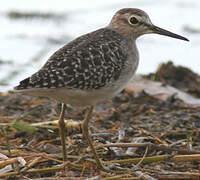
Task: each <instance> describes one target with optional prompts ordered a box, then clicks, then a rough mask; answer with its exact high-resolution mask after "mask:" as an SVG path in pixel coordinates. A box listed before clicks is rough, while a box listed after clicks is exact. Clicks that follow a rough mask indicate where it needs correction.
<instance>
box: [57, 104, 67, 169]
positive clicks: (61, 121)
mask: <svg viewBox="0 0 200 180" xmlns="http://www.w3.org/2000/svg"><path fill="white" fill-rule="evenodd" d="M65 109H66V104H64V103H62V108H61V112H60V117H59V121H58V124H59V131H60V138H61V144H62V154H63V162H64V163H65V162H66V161H67V154H66V146H65V122H64V114H65ZM64 169H65V166H64Z"/></svg>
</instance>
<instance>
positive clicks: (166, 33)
mask: <svg viewBox="0 0 200 180" xmlns="http://www.w3.org/2000/svg"><path fill="white" fill-rule="evenodd" d="M151 30H152V31H153V33H156V34H160V35H164V36H169V37H172V38H176V39H181V40H184V41H189V40H188V39H187V38H185V37H183V36H180V35H178V34H175V33H172V32H170V31H167V30H165V29H162V28H159V27H157V26H154V25H152V26H151Z"/></svg>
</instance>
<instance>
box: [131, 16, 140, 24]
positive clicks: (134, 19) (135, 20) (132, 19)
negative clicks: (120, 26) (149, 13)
mask: <svg viewBox="0 0 200 180" xmlns="http://www.w3.org/2000/svg"><path fill="white" fill-rule="evenodd" d="M129 21H130V23H131V24H137V23H138V19H137V18H136V17H131V18H130V19H129Z"/></svg>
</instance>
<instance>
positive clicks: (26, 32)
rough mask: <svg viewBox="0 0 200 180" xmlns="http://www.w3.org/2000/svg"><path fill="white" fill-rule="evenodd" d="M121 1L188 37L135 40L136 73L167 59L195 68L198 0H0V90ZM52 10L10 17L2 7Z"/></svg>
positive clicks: (199, 39)
mask: <svg viewBox="0 0 200 180" xmlns="http://www.w3.org/2000/svg"><path fill="white" fill-rule="evenodd" d="M124 7H136V8H141V9H143V10H145V11H146V12H147V13H148V14H149V16H150V17H151V20H152V22H153V23H154V24H155V25H158V26H160V27H162V28H165V29H168V30H170V31H173V32H175V33H178V34H180V35H183V36H185V37H187V38H188V39H190V42H189V43H188V42H185V41H180V40H175V39H171V38H168V37H164V36H159V35H145V36H142V37H140V38H139V39H138V40H137V44H138V48H139V51H140V64H139V68H138V71H137V72H138V73H142V74H145V73H149V72H153V71H155V70H156V68H157V67H158V65H159V64H160V63H161V62H166V61H168V60H172V61H173V62H174V63H175V64H176V65H183V66H187V67H189V68H191V69H192V70H193V71H195V72H197V73H200V53H199V49H200V32H199V33H190V32H189V31H186V30H184V27H186V26H188V27H191V28H194V29H195V28H197V29H198V28H199V29H200V23H198V22H199V21H198V19H199V18H200V11H199V9H200V1H197V0H168V1H160V0H109V1H108V0H84V1H81V0H73V1H66V0H59V1H53V0H52V1H49V0H43V1H39V0H29V1H26V0H6V1H4V2H3V4H1V6H0V22H1V25H0V42H1V44H0V62H1V63H0V91H6V90H10V89H12V87H13V86H15V85H17V84H18V82H19V81H20V80H22V79H24V78H26V77H27V76H29V75H31V74H33V73H34V72H36V71H37V70H38V69H39V68H40V67H41V66H42V65H43V64H44V63H45V62H46V60H47V58H48V57H49V56H50V55H51V54H52V53H53V52H54V51H55V50H57V49H58V48H60V47H61V46H62V45H64V44H66V43H67V42H69V41H70V40H72V39H73V38H75V37H77V36H80V35H82V34H84V33H87V32H90V31H93V30H96V29H97V28H100V27H104V26H106V25H107V24H108V23H109V21H110V19H111V17H112V16H113V14H114V13H115V12H116V11H117V10H119V9H121V8H124ZM10 11H17V12H42V13H53V14H54V15H56V16H55V18H52V19H48V18H47V19H45V18H43V19H42V18H22V19H11V18H9V17H8V15H7V14H8V12H10Z"/></svg>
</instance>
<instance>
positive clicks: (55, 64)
mask: <svg viewBox="0 0 200 180" xmlns="http://www.w3.org/2000/svg"><path fill="white" fill-rule="evenodd" d="M121 42H122V38H121V35H120V34H118V33H116V32H114V31H112V30H110V29H107V28H103V29H99V30H97V31H94V32H92V33H89V34H86V35H83V36H81V37H79V38H77V39H75V40H73V41H71V42H70V43H68V44H67V45H65V46H64V47H62V48H61V49H59V50H58V51H56V52H55V53H54V54H53V55H52V56H51V57H50V58H49V60H48V61H47V62H46V64H45V65H44V66H43V67H42V68H41V69H40V70H39V71H38V72H37V73H35V74H33V75H32V76H31V77H29V78H26V79H25V80H23V81H21V82H20V85H19V86H17V87H15V89H16V90H22V89H32V88H57V87H68V88H78V89H99V88H101V87H103V86H106V85H107V84H109V83H111V82H112V81H113V80H116V79H117V78H118V77H119V75H120V73H121V67H122V66H123V65H124V63H125V61H126V59H127V57H126V53H124V51H123V48H122V46H121Z"/></svg>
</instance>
